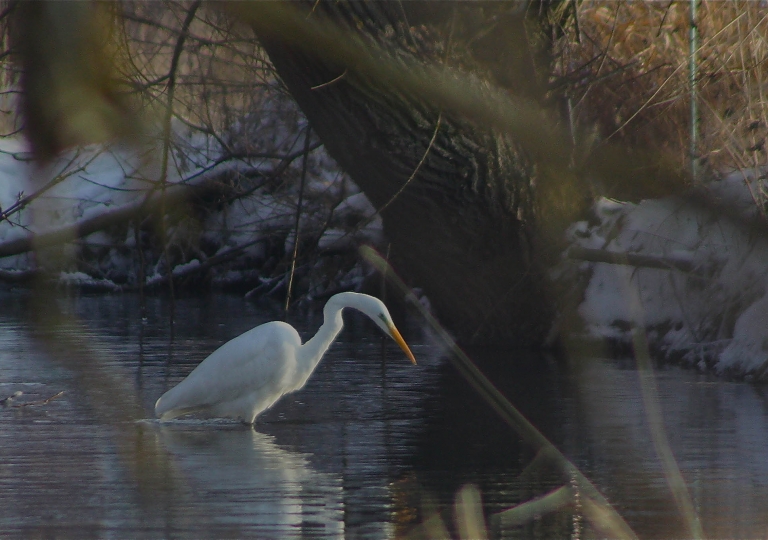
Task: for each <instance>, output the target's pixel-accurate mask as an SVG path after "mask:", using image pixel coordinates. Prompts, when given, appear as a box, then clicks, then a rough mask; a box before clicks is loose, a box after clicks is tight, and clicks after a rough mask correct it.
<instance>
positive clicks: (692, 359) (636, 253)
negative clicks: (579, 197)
mask: <svg viewBox="0 0 768 540" xmlns="http://www.w3.org/2000/svg"><path fill="white" fill-rule="evenodd" d="M706 189H707V190H708V194H709V195H710V196H712V197H713V200H716V201H718V202H719V203H720V204H724V205H728V207H729V208H730V209H731V210H732V211H734V214H736V215H737V218H738V217H740V218H743V219H744V220H748V219H750V218H754V217H756V215H757V207H756V206H755V203H754V201H753V200H752V197H751V195H750V191H749V189H748V186H747V185H746V184H745V181H744V179H743V176H742V175H741V174H733V175H730V176H729V177H727V178H726V179H724V180H721V181H719V182H714V183H712V184H709V185H708V186H707V187H706ZM594 213H595V220H594V221H593V222H586V221H582V222H578V223H575V224H574V225H573V226H572V227H571V228H570V229H569V230H568V232H567V237H568V241H569V242H570V244H571V250H572V254H571V255H572V256H573V257H574V258H580V259H590V260H592V261H594V260H598V259H600V257H603V258H605V257H606V255H607V256H611V254H613V253H617V254H622V256H626V257H630V258H631V257H635V259H633V260H632V261H630V262H632V263H633V264H632V265H621V264H612V263H608V262H589V261H584V260H583V261H581V262H578V263H577V264H578V269H579V271H580V272H583V273H586V274H588V275H589V280H588V284H587V286H586V289H585V291H584V297H583V301H582V302H581V304H580V305H579V308H578V312H579V315H580V316H581V318H582V319H583V322H584V325H585V331H586V332H587V333H588V334H589V335H591V336H593V337H597V338H609V339H611V338H612V339H620V340H627V341H628V340H629V332H630V328H631V326H632V325H633V324H639V325H642V326H645V328H646V330H647V333H648V338H649V343H650V345H651V346H652V347H653V348H654V349H656V350H658V351H662V352H663V353H665V354H666V355H667V356H669V357H671V358H678V359H680V358H681V359H682V360H683V361H684V362H686V363H689V364H691V365H695V366H697V367H699V368H700V369H714V370H715V371H717V372H719V373H722V374H729V375H734V376H747V378H762V377H763V375H764V371H765V369H766V367H767V366H768V364H767V362H768V295H766V283H767V281H766V280H767V279H768V236H767V235H765V234H760V233H759V232H757V233H756V230H757V231H760V230H761V229H759V228H758V229H752V230H750V229H749V228H748V227H745V223H744V221H741V222H739V220H738V219H735V220H734V219H729V218H726V217H723V215H722V214H719V213H717V215H716V212H713V211H712V210H708V209H706V208H705V207H704V206H702V205H701V204H696V203H693V202H686V201H685V200H683V199H681V198H677V197H670V198H665V199H659V200H646V201H642V202H640V203H639V204H630V203H620V202H616V201H612V200H607V199H601V200H599V201H598V202H597V203H596V204H595V206H594ZM577 250H578V251H577ZM606 252H609V253H607V254H606ZM641 257H645V258H644V259H643V258H641ZM653 266H656V267H653ZM664 266H667V267H666V268H664ZM630 284H631V287H633V288H634V289H635V290H637V291H638V293H639V294H638V293H635V292H634V291H633V290H632V289H630V288H629V286H630ZM638 298H639V304H640V305H639V306H637V305H633V302H634V303H635V304H637V302H638V300H637V299H638ZM637 308H639V309H637Z"/></svg>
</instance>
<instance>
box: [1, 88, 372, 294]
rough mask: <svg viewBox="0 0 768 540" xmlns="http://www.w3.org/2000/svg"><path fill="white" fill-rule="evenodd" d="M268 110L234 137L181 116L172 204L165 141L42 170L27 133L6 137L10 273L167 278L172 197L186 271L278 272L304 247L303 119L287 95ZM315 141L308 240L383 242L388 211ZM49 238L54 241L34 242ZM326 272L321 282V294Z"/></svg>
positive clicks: (181, 266) (147, 280) (175, 255)
mask: <svg viewBox="0 0 768 540" xmlns="http://www.w3.org/2000/svg"><path fill="white" fill-rule="evenodd" d="M265 107H266V109H265V110H266V111H267V113H269V114H267V113H265V112H264V111H262V112H261V113H262V114H261V116H254V118H248V119H245V120H244V121H243V122H241V123H239V124H238V125H237V126H235V127H234V128H233V129H232V132H231V133H229V134H227V137H229V142H227V140H225V139H226V138H225V137H223V136H222V138H214V137H210V136H207V135H202V134H200V132H195V131H192V130H190V129H188V128H187V127H185V126H183V125H181V124H180V123H177V124H176V125H175V126H174V145H173V150H172V152H171V155H170V159H169V165H168V172H167V178H166V181H167V184H166V186H167V189H166V195H165V201H164V202H163V201H161V196H160V191H161V190H160V189H158V188H159V186H160V178H161V176H162V163H161V149H160V145H146V146H143V147H136V146H133V147H128V146H117V147H111V148H109V147H97V146H90V147H86V148H81V149H76V150H72V151H70V152H68V153H66V154H65V155H63V156H61V157H60V158H59V159H58V160H56V161H55V162H54V163H52V164H50V165H48V166H46V167H45V168H42V167H36V166H35V165H34V164H33V163H32V161H31V159H30V156H29V153H28V151H27V148H26V145H25V143H24V142H23V140H21V139H0V209H2V211H3V213H4V217H6V219H3V220H2V221H0V277H7V278H8V279H6V281H9V280H11V279H10V278H12V277H13V278H15V281H20V280H21V277H19V276H23V275H25V274H24V273H25V272H26V273H30V272H34V271H38V270H41V269H43V270H45V271H46V272H48V273H49V274H50V273H51V272H53V273H54V274H56V275H59V281H60V282H61V283H63V284H68V285H71V284H79V285H81V286H84V287H87V288H95V289H100V290H110V289H120V288H135V287H136V286H137V285H138V283H137V280H138V279H139V278H138V276H139V275H143V276H144V284H145V285H149V286H151V285H154V284H160V283H162V282H163V276H165V275H167V270H166V260H165V253H164V252H163V251H164V250H163V248H162V244H161V242H160V240H159V237H158V235H159V233H158V231H159V229H160V227H159V226H158V223H157V222H158V217H157V215H158V212H159V210H160V207H161V205H163V206H166V207H167V211H168V215H167V216H166V218H165V223H166V228H167V230H166V233H165V234H166V236H167V238H168V244H169V246H170V249H169V250H168V252H169V253H170V254H171V259H172V269H173V273H174V275H175V276H179V277H180V276H185V277H188V276H190V275H192V274H195V273H196V272H197V271H203V270H204V271H205V272H208V277H209V278H210V279H211V280H212V282H214V283H218V284H220V285H223V286H228V285H236V284H238V283H241V282H249V283H259V282H260V280H263V279H264V278H269V279H271V278H272V276H271V275H269V274H270V273H275V272H277V273H279V272H281V271H283V270H282V269H281V268H282V267H281V266H280V265H281V264H284V259H285V256H286V255H285V254H286V253H288V254H290V253H292V251H293V249H292V246H293V242H294V237H295V234H294V228H295V216H296V207H297V199H298V191H299V187H298V186H299V184H300V179H301V170H302V167H301V165H302V156H303V153H304V152H303V147H304V132H305V127H306V122H305V120H304V119H303V117H301V115H300V114H298V113H297V111H296V108H295V105H294V104H292V102H290V101H289V100H285V99H281V98H279V97H276V98H274V99H272V101H271V102H270V103H266V104H265ZM278 117H279V118H280V122H277V121H276V120H275V119H276V118H278ZM270 119H272V120H270ZM311 142H312V147H311V151H310V152H309V154H308V159H307V176H306V182H305V186H304V193H303V206H302V219H301V236H300V240H301V241H302V246H304V247H306V246H305V245H304V244H305V243H306V242H309V243H310V244H312V243H313V242H314V244H313V245H314V246H316V249H322V250H326V251H329V252H333V251H336V252H343V251H344V250H350V249H352V248H353V246H354V245H355V242H359V241H378V240H380V239H381V221H380V219H379V218H378V217H377V216H376V215H375V211H374V209H373V208H372V206H371V205H370V203H369V202H368V201H367V199H366V198H365V197H364V196H363V195H362V194H361V193H360V192H359V189H358V188H357V186H355V185H354V184H353V183H352V182H351V181H350V180H349V179H348V178H346V177H345V176H344V175H343V174H342V173H341V171H340V170H339V169H338V167H337V166H336V165H335V163H334V162H333V161H332V160H331V159H330V157H329V156H328V155H327V154H326V152H325V151H324V149H323V148H322V147H321V146H320V145H319V144H318V142H317V141H316V140H314V141H311ZM139 216H141V217H140V218H139ZM106 222H108V223H106ZM139 222H140V223H142V225H141V227H142V228H141V232H140V234H139V235H137V234H136V231H135V226H136V223H139ZM105 223H106V225H105ZM81 237H82V238H81ZM137 238H139V239H140V240H139V241H140V242H141V244H142V252H143V254H142V256H143V260H141V261H140V257H139V256H138V255H137V253H138V250H137V249H136V240H137ZM65 245H66V246H67V247H66V248H64V247H63V246H65ZM40 246H46V249H44V250H39V249H38V251H37V252H33V251H32V248H33V247H36V248H39V247H40ZM313 249H315V248H313ZM140 265H144V266H145V268H144V269H143V270H142V271H140V270H139V266H140ZM265 266H266V267H268V269H267V270H266V271H267V275H264V273H263V271H264V268H265ZM299 271H300V272H305V273H307V272H308V273H310V274H311V273H312V271H313V270H312V269H309V270H307V268H306V267H304V268H302V267H300V268H299ZM327 271H329V272H335V273H336V274H338V273H339V271H340V269H339V268H328V269H327ZM345 272H347V273H349V274H350V278H349V280H351V281H350V283H353V282H354V283H357V282H358V281H359V280H358V275H357V274H359V272H357V271H355V270H354V269H353V268H346V270H345ZM344 279H345V276H344V272H342V274H341V275H338V276H337V277H336V279H335V283H334V284H333V285H334V286H344V285H345V282H344ZM349 280H348V281H349ZM310 281H311V280H310ZM320 281H322V280H321V279H315V280H314V282H313V284H314V285H315V287H314V290H315V292H316V293H319V292H322V291H320V290H319V288H321V287H319V285H318V283H319V282H320ZM246 285H247V283H246Z"/></svg>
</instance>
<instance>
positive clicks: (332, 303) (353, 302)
mask: <svg viewBox="0 0 768 540" xmlns="http://www.w3.org/2000/svg"><path fill="white" fill-rule="evenodd" d="M327 307H329V308H330V309H335V308H342V307H351V308H355V309H357V310H359V311H362V312H363V313H365V314H366V315H368V317H370V318H371V319H372V320H373V322H375V323H376V325H377V326H378V327H379V328H381V330H382V331H383V332H384V333H385V334H387V335H388V336H389V337H391V338H392V339H394V340H395V343H397V344H398V345H400V348H401V349H403V352H404V353H405V355H406V356H407V357H408V359H409V360H410V361H411V362H413V363H414V364H415V363H416V359H415V358H414V357H413V353H412V352H411V349H409V348H408V345H407V344H406V343H405V340H404V339H403V336H401V335H400V332H398V330H397V328H395V323H393V322H392V317H391V316H390V315H389V310H388V309H387V306H385V305H384V302H382V301H381V300H379V299H378V298H374V297H373V296H368V295H367V294H359V293H353V292H344V293H339V294H337V295H335V296H333V297H332V298H331V299H330V300H329V301H328V305H327Z"/></svg>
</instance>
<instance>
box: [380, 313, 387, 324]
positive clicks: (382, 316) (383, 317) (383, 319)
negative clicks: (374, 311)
mask: <svg viewBox="0 0 768 540" xmlns="http://www.w3.org/2000/svg"><path fill="white" fill-rule="evenodd" d="M379 319H381V320H382V321H383V322H384V324H389V321H388V320H387V316H386V315H384V314H383V313H379Z"/></svg>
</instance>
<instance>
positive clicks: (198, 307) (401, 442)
mask: <svg viewBox="0 0 768 540" xmlns="http://www.w3.org/2000/svg"><path fill="white" fill-rule="evenodd" d="M394 315H395V318H396V321H397V322H398V326H400V329H401V331H402V333H403V335H404V337H405V339H406V340H407V341H408V342H409V344H410V345H411V347H412V350H413V352H414V354H415V355H416V357H417V359H418V361H419V364H418V366H412V365H411V364H410V363H409V362H408V361H407V360H406V358H405V357H404V356H403V354H402V353H401V352H400V351H399V349H398V348H397V346H396V345H395V344H394V343H391V342H390V341H389V340H383V339H382V338H381V334H380V331H379V330H378V329H377V328H376V327H375V325H374V324H373V323H371V322H370V321H368V320H366V319H364V317H363V316H362V315H358V314H354V313H351V312H349V313H346V314H345V320H346V326H345V329H344V331H343V332H342V334H341V336H340V339H339V340H338V342H337V343H336V344H334V346H333V347H332V348H331V350H330V351H329V353H328V354H327V355H326V357H325V359H324V360H323V362H322V363H321V364H320V366H319V367H318V369H317V370H316V372H315V373H314V374H313V376H312V378H311V379H310V381H309V382H308V384H307V386H306V387H305V388H304V389H303V390H301V391H299V392H297V393H295V394H291V395H288V396H285V397H284V398H283V399H282V400H281V401H280V402H279V403H278V404H277V405H276V406H275V407H273V408H272V409H271V410H269V411H267V412H265V413H264V414H262V415H261V416H260V417H259V418H258V420H257V423H256V425H255V427H254V428H251V427H248V426H244V425H242V424H239V423H237V422H233V421H217V420H200V419H194V418H186V419H181V420H177V421H172V422H167V423H159V422H157V421H155V420H154V419H153V414H152V409H153V405H154V402H155V400H156V399H157V398H158V397H159V396H160V395H161V394H162V393H163V392H165V391H166V390H167V389H169V388H171V387H172V386H173V385H175V384H176V383H178V382H179V381H180V380H181V379H182V378H183V377H184V376H186V375H187V374H188V373H189V372H190V371H191V370H192V369H193V368H194V366H196V365H197V364H198V363H199V362H200V361H201V360H203V359H204V358H205V357H206V356H207V355H208V354H209V353H210V352H212V351H213V350H214V349H216V347H218V346H219V345H221V344H222V343H224V342H226V341H227V340H229V339H231V338H233V337H235V336H237V335H239V334H240V333H242V332H243V331H245V330H248V329H250V328H252V327H253V326H256V325H258V324H261V323H263V322H266V321H268V320H274V319H279V318H281V312H280V309H279V306H277V305H273V304H255V303H250V302H247V301H245V300H243V299H241V298H240V297H237V296H231V295H223V294H214V295H209V296H206V297H193V298H182V299H179V300H177V301H176V303H175V308H174V316H173V324H171V316H170V304H169V303H168V301H166V300H165V299H163V298H148V299H146V301H145V308H144V310H142V307H141V302H140V299H139V298H138V297H137V296H132V295H104V296H74V297H69V298H67V297H64V296H61V297H48V298H46V299H45V300H44V301H43V300H41V299H40V298H39V297H38V298H33V297H32V296H31V295H30V294H29V293H28V292H24V291H11V292H2V293H0V399H2V398H4V397H7V396H10V395H12V394H14V393H15V392H23V394H22V395H20V396H18V397H17V398H16V399H15V400H14V401H13V402H12V403H11V405H10V406H6V407H4V408H2V409H0V538H3V539H6V538H304V537H309V538H341V537H346V538H393V537H409V536H410V537H422V536H423V533H425V532H428V531H431V532H432V534H433V535H434V536H435V537H440V536H441V535H445V534H450V535H452V536H453V537H457V536H458V534H459V533H458V531H459V530H461V529H459V528H457V526H456V516H457V515H473V514H472V512H477V511H478V509H480V508H481V509H482V515H481V517H480V523H481V526H482V522H483V521H485V525H484V526H485V527H486V528H487V530H488V533H489V535H490V536H491V537H494V538H500V537H503V538H567V537H571V538H587V537H591V536H593V535H600V534H601V533H599V532H596V531H595V530H594V528H593V525H594V522H593V521H590V519H588V518H587V517H585V515H584V512H583V511H582V510H583V509H582V508H581V507H580V506H579V505H578V504H576V505H571V506H568V507H565V508H562V509H561V510H559V511H557V512H554V513H552V514H547V515H543V516H542V515H538V514H537V515H533V516H531V517H530V519H527V520H525V522H523V523H522V524H509V523H507V522H504V521H502V520H500V519H499V518H498V517H497V516H496V514H498V513H499V512H501V511H503V510H505V509H508V508H510V507H513V506H515V505H517V504H520V503H523V502H525V501H528V500H531V499H533V498H535V497H539V496H541V495H544V494H546V493H548V492H550V491H552V490H553V489H556V488H558V487H560V486H563V485H568V482H569V480H568V479H567V478H563V475H562V473H560V472H559V471H558V470H556V469H555V468H554V467H553V466H551V465H550V464H547V463H540V460H537V461H535V462H534V461H533V460H534V458H535V455H536V454H535V452H534V451H533V450H532V449H531V448H530V447H528V445H527V444H526V443H524V442H522V439H521V438H520V437H519V436H518V435H517V434H516V433H515V432H514V431H513V430H512V429H511V428H510V427H509V426H508V425H506V424H505V423H503V422H502V421H500V420H499V419H498V418H497V416H496V414H495V413H494V411H493V410H492V409H491V408H490V407H489V406H487V405H486V404H485V403H484V402H483V401H482V400H481V399H480V398H478V397H477V396H476V394H475V393H474V391H473V390H472V389H471V388H469V387H468V385H467V384H466V383H465V382H464V381H463V380H462V379H461V377H460V376H459V375H458V374H457V373H456V371H455V370H454V368H453V367H452V366H451V364H450V363H449V362H447V361H446V360H445V353H444V351H443V350H442V349H441V347H440V346H439V345H438V344H437V343H436V341H435V339H434V338H433V337H432V336H431V335H430V333H429V332H427V331H425V330H424V329H423V328H422V326H421V324H419V322H418V321H417V320H415V319H414V318H408V317H406V316H404V315H402V314H398V313H396V312H395V313H394ZM321 316H322V315H321V312H320V311H319V310H318V309H310V308H304V309H302V308H299V309H297V310H295V312H293V313H292V315H291V317H290V318H289V322H291V323H293V324H294V325H295V326H296V327H297V329H299V331H300V333H301V334H302V336H303V337H305V338H306V336H308V335H310V334H311V332H313V331H314V330H315V329H316V328H317V327H318V326H319V324H320V323H321ZM469 354H470V356H471V357H472V358H473V359H474V360H475V361H476V362H477V364H478V365H479V367H480V368H481V369H482V370H483V371H484V372H486V374H487V375H488V376H489V377H490V378H491V380H493V381H494V383H495V384H496V385H497V387H498V388H499V389H500V390H501V391H502V392H503V393H504V394H505V395H507V396H508V397H509V399H510V400H511V401H512V402H513V403H514V404H515V405H516V406H517V407H518V408H519V409H520V410H521V411H522V412H523V414H525V415H526V416H527V417H528V418H529V419H530V420H531V421H532V422H533V423H534V424H535V425H536V426H537V427H538V428H539V429H540V430H541V431H542V432H543V433H544V434H545V435H546V436H547V437H548V438H549V439H550V440H551V441H552V442H553V443H554V444H555V445H556V446H557V447H558V448H559V449H560V450H561V451H562V452H563V453H564V454H566V455H567V456H568V457H569V458H570V459H571V460H572V461H573V463H575V464H576V466H577V467H578V468H579V469H580V470H581V471H582V472H583V473H584V474H585V475H586V476H587V477H588V478H589V479H590V480H591V481H592V482H593V483H594V484H595V485H596V486H597V487H598V489H599V490H600V491H601V492H602V493H603V495H605V496H606V498H607V499H608V501H610V503H611V504H612V505H613V506H614V508H615V509H616V510H617V511H618V512H619V513H620V514H621V515H622V516H623V517H624V519H625V520H626V521H627V523H628V524H629V526H630V527H631V528H632V529H633V530H634V531H635V533H636V534H637V535H638V536H640V537H644V538H673V537H685V536H687V529H686V528H685V525H684V522H683V520H682V519H681V517H680V513H679V512H678V510H677V507H676V505H675V503H674V500H673V498H672V497H671V495H670V491H669V488H668V485H667V481H666V477H665V474H664V472H663V469H662V467H661V465H660V464H659V460H658V458H657V455H656V451H655V450H654V445H653V444H652V442H651V439H650V435H649V430H648V428H647V425H648V424H647V421H646V415H645V412H644V411H645V410H646V409H645V408H644V405H643V400H642V397H641V393H640V390H639V383H638V375H637V372H636V370H635V369H634V367H633V364H632V362H631V361H629V360H603V359H599V358H590V357H584V355H582V356H581V357H580V358H579V359H578V361H573V359H571V360H572V361H571V362H566V363H563V362H562V361H556V360H555V359H554V358H552V357H548V356H545V355H532V354H530V353H522V352H519V351H498V350H496V351H469ZM509 365H512V366H513V367H502V366H509ZM656 376H657V377H656V379H657V382H658V391H659V395H660V399H659V403H658V405H659V406H660V408H661V412H662V415H663V418H664V424H665V427H666V435H667V438H668V440H669V448H671V450H672V451H673V453H674V456H675V458H676V460H677V463H678V465H679V467H680V470H681V472H682V476H683V478H684V480H685V483H686V485H687V488H688V492H689V493H690V497H691V500H692V502H693V506H694V509H695V512H696V513H697V514H698V515H699V517H700V519H701V523H702V525H703V528H704V531H705V535H706V537H718V538H724V537H728V538H755V537H765V536H766V534H768V406H767V405H768V401H767V399H766V395H765V387H761V386H753V385H749V384H746V383H738V382H727V381H722V380H717V379H713V378H709V377H705V376H703V375H699V374H696V373H694V372H692V371H687V370H681V369H678V368H666V369H660V370H658V371H657V373H656ZM59 392H63V394H61V395H58V394H59ZM57 395H58V397H55V398H54V399H51V400H50V401H47V402H45V400H47V399H48V398H51V397H53V396H57ZM467 485H472V486H476V488H477V492H476V493H479V498H475V499H472V498H471V497H470V498H469V499H462V500H464V501H465V503H464V504H463V505H458V506H457V507H455V506H454V502H455V500H456V498H457V493H459V492H460V490H461V489H462V487H463V486H467ZM462 493H467V492H466V491H464V492H462ZM467 501H469V502H467ZM472 501H475V502H476V503H477V504H476V503H473V502H472ZM479 501H482V502H479ZM425 521H426V522H428V523H429V528H425V527H420V526H419V524H421V523H423V522H425Z"/></svg>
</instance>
